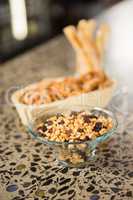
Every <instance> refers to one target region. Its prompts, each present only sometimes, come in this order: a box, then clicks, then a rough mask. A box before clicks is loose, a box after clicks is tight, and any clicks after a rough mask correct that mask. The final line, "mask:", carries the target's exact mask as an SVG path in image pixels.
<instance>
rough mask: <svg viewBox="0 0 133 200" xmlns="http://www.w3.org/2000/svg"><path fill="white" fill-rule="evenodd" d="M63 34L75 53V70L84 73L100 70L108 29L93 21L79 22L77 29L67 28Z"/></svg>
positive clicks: (104, 25)
mask: <svg viewBox="0 0 133 200" xmlns="http://www.w3.org/2000/svg"><path fill="white" fill-rule="evenodd" d="M64 33H65V35H66V37H67V38H68V40H69V41H70V43H71V45H72V47H73V48H74V50H75V52H76V60H77V63H76V70H77V72H78V73H80V74H81V73H86V72H90V71H93V70H98V71H100V70H102V67H101V65H102V60H103V54H104V51H105V46H106V41H107V38H108V33H109V27H108V25H107V24H101V25H99V27H97V24H96V21H95V20H93V19H92V20H84V19H83V20H80V21H79V23H78V25H77V27H75V26H72V25H70V26H67V27H65V28H64Z"/></svg>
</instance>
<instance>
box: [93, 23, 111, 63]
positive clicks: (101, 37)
mask: <svg viewBox="0 0 133 200" xmlns="http://www.w3.org/2000/svg"><path fill="white" fill-rule="evenodd" d="M108 34H109V27H108V26H107V25H106V24H101V25H100V27H99V29H98V31H97V33H96V47H97V50H98V53H99V56H100V60H101V61H102V58H103V54H104V50H105V44H106V42H107V38H108Z"/></svg>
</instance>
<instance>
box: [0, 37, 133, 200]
mask: <svg viewBox="0 0 133 200" xmlns="http://www.w3.org/2000/svg"><path fill="white" fill-rule="evenodd" d="M71 56H72V52H71V49H70V47H69V45H68V43H67V42H66V40H65V39H64V38H63V37H59V38H56V39H54V40H52V41H50V42H49V43H47V44H45V45H42V46H40V47H37V48H35V49H33V50H32V51H31V52H27V53H26V54H24V55H22V56H20V57H18V58H16V59H14V60H12V61H10V62H8V63H6V64H4V65H3V66H0V86H1V87H0V200H32V199H33V200H40V199H44V200H52V199H53V200H64V199H65V200H98V199H101V200H132V199H133V140H132V138H133V136H132V134H130V133H127V132H124V133H117V134H115V136H113V137H112V139H111V140H109V141H108V143H106V144H103V145H102V146H100V147H99V149H98V152H97V159H96V161H92V162H91V163H89V164H88V167H86V168H84V169H75V168H71V169H70V168H67V167H63V166H61V165H58V163H57V161H56V160H55V159H54V157H53V154H52V150H51V149H48V147H47V146H46V145H43V144H40V143H38V142H36V141H34V140H33V139H32V138H31V137H30V136H29V135H28V134H27V133H26V131H25V130H24V128H23V126H22V125H21V123H20V121H19V118H18V115H17V112H16V111H15V109H14V108H12V106H11V105H10V104H9V103H8V102H7V101H6V100H5V99H6V97H7V92H8V93H10V91H11V90H10V88H12V90H13V89H14V87H16V86H19V87H22V86H25V85H27V84H29V83H32V82H35V81H37V80H41V79H42V78H44V77H49V76H52V77H54V76H60V75H64V74H69V73H71V69H70V68H69V67H68V65H71V63H68V60H69V58H70V57H71Z"/></svg>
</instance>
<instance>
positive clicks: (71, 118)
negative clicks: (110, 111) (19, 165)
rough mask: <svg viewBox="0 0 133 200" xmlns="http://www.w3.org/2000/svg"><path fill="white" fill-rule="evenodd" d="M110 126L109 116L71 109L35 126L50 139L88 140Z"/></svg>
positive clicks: (61, 140)
mask: <svg viewBox="0 0 133 200" xmlns="http://www.w3.org/2000/svg"><path fill="white" fill-rule="evenodd" d="M112 126H113V122H112V119H111V118H110V117H105V116H103V115H99V116H96V115H94V114H92V113H89V112H86V111H80V112H77V111H72V112H70V113H69V114H67V113H66V114H56V115H54V116H51V117H49V118H48V119H46V120H45V121H44V122H42V123H41V124H39V125H38V126H37V131H38V133H39V134H40V135H41V136H42V137H44V138H45V139H46V140H50V141H57V142H73V141H88V140H92V139H95V138H96V137H99V136H101V135H103V134H105V133H107V131H108V130H110V129H111V128H112Z"/></svg>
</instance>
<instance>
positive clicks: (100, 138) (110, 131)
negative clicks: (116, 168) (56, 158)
mask: <svg viewBox="0 0 133 200" xmlns="http://www.w3.org/2000/svg"><path fill="white" fill-rule="evenodd" d="M76 107H78V106H77V105H76ZM83 107H88V108H89V106H84V105H83ZM80 108H82V105H80ZM92 110H95V111H99V112H103V113H105V114H107V115H108V116H109V117H111V119H112V120H113V127H112V128H111V129H110V130H109V131H107V132H106V133H105V134H103V135H101V136H99V137H97V138H96V139H94V140H86V141H67V142H58V141H50V140H45V139H44V138H43V137H40V136H39V134H38V133H37V132H35V131H33V129H32V127H33V126H32V125H29V126H27V130H28V132H29V133H30V135H31V136H32V137H33V138H34V139H37V140H38V141H39V142H41V143H43V144H49V145H52V144H54V145H63V144H64V145H65V144H66V145H68V144H94V143H99V142H100V141H104V140H105V136H106V137H109V136H111V135H112V134H113V133H114V132H115V130H116V129H117V127H118V121H117V119H116V117H115V114H113V112H111V111H109V110H106V109H103V108H98V107H94V108H93V109H92Z"/></svg>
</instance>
